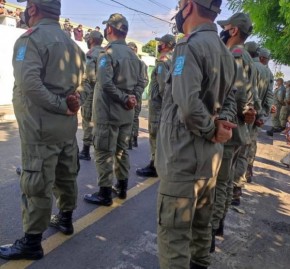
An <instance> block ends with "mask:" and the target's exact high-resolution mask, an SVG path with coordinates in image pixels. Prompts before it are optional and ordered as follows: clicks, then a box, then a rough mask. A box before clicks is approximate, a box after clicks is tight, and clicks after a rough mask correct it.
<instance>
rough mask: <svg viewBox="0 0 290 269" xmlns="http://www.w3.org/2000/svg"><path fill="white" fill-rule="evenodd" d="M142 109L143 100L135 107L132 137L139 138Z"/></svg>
mask: <svg viewBox="0 0 290 269" xmlns="http://www.w3.org/2000/svg"><path fill="white" fill-rule="evenodd" d="M141 108H142V100H141V101H139V102H138V103H137V105H136V106H135V113H134V119H133V125H132V135H131V137H134V136H139V115H140V112H141Z"/></svg>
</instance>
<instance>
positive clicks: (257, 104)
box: [251, 63, 262, 113]
mask: <svg viewBox="0 0 290 269" xmlns="http://www.w3.org/2000/svg"><path fill="white" fill-rule="evenodd" d="M251 68H252V72H251V81H252V92H253V101H254V108H255V110H256V111H257V113H260V112H261V110H262V101H261V99H260V97H259V92H258V81H259V79H260V74H259V72H258V70H257V68H256V67H255V65H254V63H253V64H252V65H251Z"/></svg>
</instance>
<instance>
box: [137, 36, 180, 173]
mask: <svg viewBox="0 0 290 269" xmlns="http://www.w3.org/2000/svg"><path fill="white" fill-rule="evenodd" d="M155 39H156V41H158V42H159V44H158V53H160V55H159V58H158V60H156V65H155V68H154V70H153V71H152V74H151V82H150V89H149V100H148V102H149V119H148V129H149V143H150V151H151V160H150V163H149V164H148V165H147V166H146V167H144V168H138V169H137V171H136V173H137V175H138V176H141V177H157V176H158V175H157V172H156V168H155V153H156V138H157V132H158V129H159V121H160V116H161V107H162V99H163V95H164V90H165V79H166V76H167V74H168V72H169V69H170V67H171V58H172V51H173V49H174V47H175V44H176V41H175V37H174V36H173V35H169V34H167V35H165V36H163V37H161V38H155Z"/></svg>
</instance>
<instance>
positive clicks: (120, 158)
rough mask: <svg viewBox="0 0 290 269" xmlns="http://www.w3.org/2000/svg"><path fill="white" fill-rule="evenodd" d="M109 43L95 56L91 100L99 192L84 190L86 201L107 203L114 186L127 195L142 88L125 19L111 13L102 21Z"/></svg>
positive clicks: (139, 70)
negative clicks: (130, 149)
mask: <svg viewBox="0 0 290 269" xmlns="http://www.w3.org/2000/svg"><path fill="white" fill-rule="evenodd" d="M103 24H106V29H105V30H104V35H105V38H106V39H107V40H108V42H109V44H108V45H107V47H106V49H105V53H103V54H101V56H100V57H99V59H98V79H97V81H98V82H97V84H96V87H95V93H94V101H93V122H94V129H93V134H94V140H93V144H94V148H95V159H96V168H97V171H98V174H99V178H98V185H99V186H100V190H99V192H95V193H93V194H86V195H85V196H84V199H85V201H86V202H88V203H93V204H98V205H104V206H110V205H111V204H112V202H113V201H112V185H113V179H114V175H115V176H116V178H117V184H116V185H115V186H114V188H113V190H114V192H116V193H117V196H118V197H119V198H120V199H125V198H126V197H127V187H128V176H129V169H130V163H129V154H128V142H129V139H130V137H131V131H132V123H133V118H134V108H135V106H136V105H137V99H140V98H141V96H142V92H143V89H144V76H143V73H142V70H143V69H142V64H141V61H140V60H139V58H138V57H137V55H136V54H135V53H134V52H133V51H132V50H131V49H130V48H129V47H128V46H127V44H126V42H125V38H126V36H127V32H128V27H129V26H128V21H127V19H126V18H125V17H124V16H123V15H122V14H118V13H116V14H112V15H111V16H110V18H109V20H107V21H104V22H103Z"/></svg>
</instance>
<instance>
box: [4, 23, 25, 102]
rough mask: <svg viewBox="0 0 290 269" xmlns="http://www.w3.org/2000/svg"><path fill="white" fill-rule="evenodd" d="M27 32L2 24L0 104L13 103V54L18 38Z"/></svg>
mask: <svg viewBox="0 0 290 269" xmlns="http://www.w3.org/2000/svg"><path fill="white" fill-rule="evenodd" d="M24 32H25V30H23V29H17V28H14V27H9V26H5V25H0V36H1V41H0V105H8V104H11V103H12V90H13V82H14V77H13V68H12V56H13V47H14V43H15V41H16V39H17V38H18V37H19V36H20V35H22V34H23V33H24Z"/></svg>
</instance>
